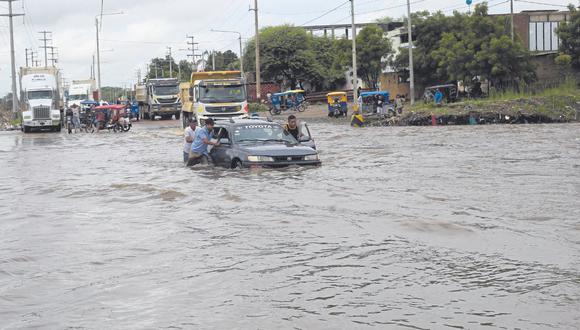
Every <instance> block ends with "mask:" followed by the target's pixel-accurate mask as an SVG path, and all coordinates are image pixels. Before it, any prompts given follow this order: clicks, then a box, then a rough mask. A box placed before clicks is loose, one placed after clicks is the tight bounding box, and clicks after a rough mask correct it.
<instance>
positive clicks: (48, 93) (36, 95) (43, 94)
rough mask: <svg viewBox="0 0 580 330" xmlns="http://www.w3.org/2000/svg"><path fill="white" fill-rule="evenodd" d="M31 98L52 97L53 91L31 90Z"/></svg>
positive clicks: (29, 97)
mask: <svg viewBox="0 0 580 330" xmlns="http://www.w3.org/2000/svg"><path fill="white" fill-rule="evenodd" d="M28 99H29V100H41V99H44V100H46V99H52V91H29V92H28Z"/></svg>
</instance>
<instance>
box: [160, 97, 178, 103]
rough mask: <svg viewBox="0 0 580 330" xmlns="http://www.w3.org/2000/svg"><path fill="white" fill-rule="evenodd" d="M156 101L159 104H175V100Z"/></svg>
mask: <svg viewBox="0 0 580 330" xmlns="http://www.w3.org/2000/svg"><path fill="white" fill-rule="evenodd" d="M157 101H158V102H159V103H161V104H173V103H175V102H177V99H176V98H172V99H157Z"/></svg>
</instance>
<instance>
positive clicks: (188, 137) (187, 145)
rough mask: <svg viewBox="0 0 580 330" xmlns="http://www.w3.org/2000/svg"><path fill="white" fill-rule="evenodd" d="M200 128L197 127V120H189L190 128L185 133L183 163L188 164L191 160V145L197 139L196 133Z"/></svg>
mask: <svg viewBox="0 0 580 330" xmlns="http://www.w3.org/2000/svg"><path fill="white" fill-rule="evenodd" d="M198 129H199V128H198V127H197V120H195V118H189V126H187V128H186V129H185V131H184V140H185V142H184V143H183V162H184V163H186V164H187V161H188V160H189V151H190V150H191V143H192V142H193V139H194V138H195V133H196V132H197V130H198Z"/></svg>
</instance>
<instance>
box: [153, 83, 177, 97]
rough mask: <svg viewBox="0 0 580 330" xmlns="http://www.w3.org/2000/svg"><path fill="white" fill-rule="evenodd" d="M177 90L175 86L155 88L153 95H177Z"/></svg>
mask: <svg viewBox="0 0 580 330" xmlns="http://www.w3.org/2000/svg"><path fill="white" fill-rule="evenodd" d="M178 93H179V88H178V87H177V85H175V86H155V95H177V94H178Z"/></svg>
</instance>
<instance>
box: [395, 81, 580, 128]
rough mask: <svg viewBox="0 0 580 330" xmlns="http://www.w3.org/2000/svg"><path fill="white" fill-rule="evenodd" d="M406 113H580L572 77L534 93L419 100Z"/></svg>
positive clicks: (578, 92)
mask: <svg viewBox="0 0 580 330" xmlns="http://www.w3.org/2000/svg"><path fill="white" fill-rule="evenodd" d="M406 112H407V113H410V114H415V113H419V114H421V113H422V114H435V115H464V114H467V113H470V112H476V113H497V114H500V113H501V114H506V115H515V114H518V113H523V114H540V115H544V116H546V117H549V118H551V119H552V120H559V119H562V118H565V119H567V120H577V118H578V117H577V114H576V113H577V112H580V89H579V88H578V85H577V81H576V80H575V79H568V80H566V81H565V82H564V83H562V84H561V85H559V86H555V87H552V88H547V89H545V90H543V91H540V92H538V93H530V92H514V91H506V92H498V93H494V94H492V95H490V97H488V98H483V99H470V100H464V101H462V102H457V103H450V104H443V105H441V106H435V105H434V104H432V103H429V104H425V103H423V102H420V101H419V102H418V103H417V104H416V105H415V106H413V107H411V108H410V109H408V110H407V111H406Z"/></svg>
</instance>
